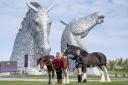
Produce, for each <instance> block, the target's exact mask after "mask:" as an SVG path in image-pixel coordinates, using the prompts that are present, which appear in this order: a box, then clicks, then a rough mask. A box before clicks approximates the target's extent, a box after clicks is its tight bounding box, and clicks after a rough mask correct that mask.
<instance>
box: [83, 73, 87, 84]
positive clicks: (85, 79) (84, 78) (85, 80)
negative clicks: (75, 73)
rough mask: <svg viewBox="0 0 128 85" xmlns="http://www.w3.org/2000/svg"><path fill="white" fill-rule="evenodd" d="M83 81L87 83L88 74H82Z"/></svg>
mask: <svg viewBox="0 0 128 85" xmlns="http://www.w3.org/2000/svg"><path fill="white" fill-rule="evenodd" d="M82 81H83V82H87V74H86V72H84V73H83V74H82Z"/></svg>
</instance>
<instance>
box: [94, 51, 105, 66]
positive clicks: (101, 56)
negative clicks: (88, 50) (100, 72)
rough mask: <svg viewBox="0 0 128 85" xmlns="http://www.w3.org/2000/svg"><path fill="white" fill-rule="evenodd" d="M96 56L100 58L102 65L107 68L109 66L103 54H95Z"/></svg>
mask: <svg viewBox="0 0 128 85" xmlns="http://www.w3.org/2000/svg"><path fill="white" fill-rule="evenodd" d="M94 54H95V55H96V56H97V57H98V58H99V60H100V64H101V65H104V66H106V65H107V58H106V56H105V55H104V54H103V53H101V52H94Z"/></svg>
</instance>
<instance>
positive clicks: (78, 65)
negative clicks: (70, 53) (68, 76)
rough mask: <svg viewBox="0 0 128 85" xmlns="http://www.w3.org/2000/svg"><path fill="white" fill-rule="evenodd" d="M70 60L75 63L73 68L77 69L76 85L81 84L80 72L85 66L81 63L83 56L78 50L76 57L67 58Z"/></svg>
mask: <svg viewBox="0 0 128 85" xmlns="http://www.w3.org/2000/svg"><path fill="white" fill-rule="evenodd" d="M69 58H70V59H72V60H76V61H75V67H76V69H77V78H78V83H79V82H82V71H84V70H85V64H84V61H83V59H82V58H83V56H82V55H81V54H80V50H76V55H75V56H74V57H69Z"/></svg>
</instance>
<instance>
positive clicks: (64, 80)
mask: <svg viewBox="0 0 128 85" xmlns="http://www.w3.org/2000/svg"><path fill="white" fill-rule="evenodd" d="M65 73H66V72H65V69H64V70H63V75H64V79H63V84H65V82H66V78H65V77H66V76H65V75H66V74H65Z"/></svg>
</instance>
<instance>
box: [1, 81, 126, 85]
mask: <svg viewBox="0 0 128 85" xmlns="http://www.w3.org/2000/svg"><path fill="white" fill-rule="evenodd" d="M0 85H48V84H47V82H39V81H35V82H34V81H0ZM67 85H128V81H113V82H111V83H100V82H88V83H79V84H78V83H77V82H71V83H70V84H67Z"/></svg>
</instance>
